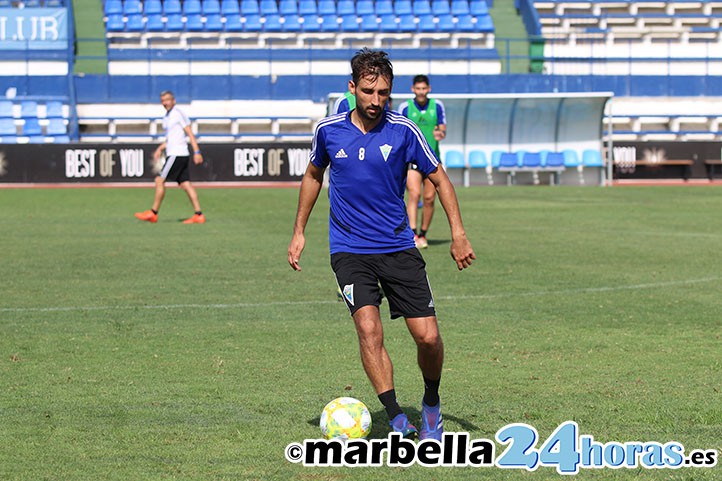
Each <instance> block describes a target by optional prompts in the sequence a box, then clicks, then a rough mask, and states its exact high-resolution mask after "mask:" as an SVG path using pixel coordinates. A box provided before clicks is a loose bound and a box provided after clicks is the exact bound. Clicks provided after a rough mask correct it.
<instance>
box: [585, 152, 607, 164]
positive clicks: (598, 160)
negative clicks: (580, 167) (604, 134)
mask: <svg viewBox="0 0 722 481" xmlns="http://www.w3.org/2000/svg"><path fill="white" fill-rule="evenodd" d="M582 163H583V164H584V167H604V162H603V161H602V154H600V153H599V151H598V150H593V149H589V150H585V151H584V152H582Z"/></svg>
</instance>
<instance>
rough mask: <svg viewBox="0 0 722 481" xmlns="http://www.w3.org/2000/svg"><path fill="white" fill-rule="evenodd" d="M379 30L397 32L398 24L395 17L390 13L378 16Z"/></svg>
mask: <svg viewBox="0 0 722 481" xmlns="http://www.w3.org/2000/svg"><path fill="white" fill-rule="evenodd" d="M379 30H380V31H382V32H398V31H399V24H398V22H397V21H396V15H394V14H392V13H391V14H385V15H379Z"/></svg>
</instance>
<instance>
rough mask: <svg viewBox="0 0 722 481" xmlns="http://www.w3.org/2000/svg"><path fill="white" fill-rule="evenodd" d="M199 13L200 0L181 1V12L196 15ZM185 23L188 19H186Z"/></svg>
mask: <svg viewBox="0 0 722 481" xmlns="http://www.w3.org/2000/svg"><path fill="white" fill-rule="evenodd" d="M200 13H201V0H184V1H183V14H184V15H196V14H200ZM186 23H188V21H187V20H186Z"/></svg>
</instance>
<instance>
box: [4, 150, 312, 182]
mask: <svg viewBox="0 0 722 481" xmlns="http://www.w3.org/2000/svg"><path fill="white" fill-rule="evenodd" d="M155 148H156V145H155V144H111V143H108V144H86V143H79V144H62V145H60V144H0V183H58V182H63V183H67V182H72V183H79V184H82V183H103V182H108V183H110V182H113V183H118V182H120V183H123V182H128V183H133V182H146V181H152V180H153V178H154V177H155V176H156V174H157V173H158V172H159V171H160V167H161V164H162V163H161V162H155V161H154V160H153V152H154V150H155ZM202 148H203V159H204V162H203V164H202V165H200V166H196V165H191V180H192V181H199V182H214V181H217V182H289V181H298V180H301V177H302V176H303V173H304V172H305V170H306V166H307V165H308V157H309V154H310V151H311V145H310V143H273V144H204V145H203V146H202ZM191 164H192V163H191Z"/></svg>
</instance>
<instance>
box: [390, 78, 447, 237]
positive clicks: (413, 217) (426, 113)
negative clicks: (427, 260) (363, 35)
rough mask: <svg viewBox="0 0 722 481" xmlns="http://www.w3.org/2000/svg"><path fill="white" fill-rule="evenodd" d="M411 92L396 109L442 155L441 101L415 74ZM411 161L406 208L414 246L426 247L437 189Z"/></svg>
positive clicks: (442, 124) (438, 155)
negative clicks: (418, 226)
mask: <svg viewBox="0 0 722 481" xmlns="http://www.w3.org/2000/svg"><path fill="white" fill-rule="evenodd" d="M411 91H412V92H413V93H414V98H413V99H409V100H408V101H407V102H404V103H403V104H402V105H401V108H400V109H399V112H400V113H401V114H402V115H404V116H406V117H408V118H409V119H411V120H412V121H413V122H414V123H415V124H416V125H418V127H419V130H421V133H422V134H423V135H424V137H425V138H426V141H427V142H428V143H429V146H430V147H431V149H432V150H433V151H434V152H435V153H436V156H437V157H438V158H441V154H440V152H439V141H440V140H442V139H443V138H445V137H446V113H445V111H444V104H443V103H442V102H441V100H438V99H432V98H429V93H430V92H431V85H430V84H429V77H427V76H426V75H417V76H416V77H414V80H413V84H412V86H411ZM415 167H416V166H415V165H413V164H411V165H410V166H409V172H408V175H407V178H406V188H407V190H408V192H409V197H408V203H407V204H406V210H407V213H408V216H409V225H410V226H411V229H412V230H413V231H414V234H415V236H414V240H415V241H416V247H418V248H419V249H425V248H427V247H428V246H429V243H428V241H427V240H426V232H427V231H428V230H429V226H430V225H431V219H432V218H433V217H434V202H435V200H436V189H435V188H434V184H432V183H431V181H430V180H429V179H424V178H423V176H422V175H421V173H420V172H419V171H418V170H417V169H416V168H415ZM422 184H423V208H422V217H421V228H420V229H418V230H417V225H418V224H417V217H418V210H419V207H418V206H419V200H420V199H421V195H422V194H421V192H422Z"/></svg>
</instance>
